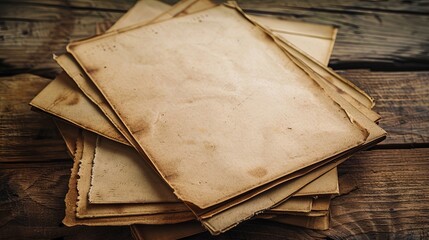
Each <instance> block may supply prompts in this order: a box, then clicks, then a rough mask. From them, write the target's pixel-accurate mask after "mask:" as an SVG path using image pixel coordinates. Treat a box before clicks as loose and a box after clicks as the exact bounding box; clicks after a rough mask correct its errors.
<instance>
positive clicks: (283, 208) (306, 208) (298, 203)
mask: <svg viewBox="0 0 429 240" xmlns="http://www.w3.org/2000/svg"><path fill="white" fill-rule="evenodd" d="M316 180H317V179H316ZM307 186H308V185H307ZM304 188H305V187H304ZM312 205H313V198H312V197H294V198H290V199H288V200H287V201H286V202H284V203H282V204H280V205H279V206H277V207H274V208H272V209H269V210H268V212H271V213H284V212H310V211H311V208H312Z"/></svg>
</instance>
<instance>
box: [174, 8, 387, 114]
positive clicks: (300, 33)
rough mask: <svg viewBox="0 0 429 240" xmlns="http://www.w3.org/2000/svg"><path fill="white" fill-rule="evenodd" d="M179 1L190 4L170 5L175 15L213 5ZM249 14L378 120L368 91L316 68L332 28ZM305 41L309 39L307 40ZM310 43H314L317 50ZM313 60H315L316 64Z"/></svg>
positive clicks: (325, 58)
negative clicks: (294, 49) (181, 11)
mask: <svg viewBox="0 0 429 240" xmlns="http://www.w3.org/2000/svg"><path fill="white" fill-rule="evenodd" d="M182 2H183V3H184V4H185V5H190V7H188V8H186V9H184V7H183V4H182V5H180V4H178V5H180V6H179V7H178V8H177V9H176V10H174V9H175V7H173V9H172V10H170V11H173V12H175V14H176V15H181V14H179V13H178V12H177V11H178V10H180V9H183V12H185V13H193V12H192V11H190V10H192V9H196V10H201V9H208V8H210V7H214V6H215V4H213V2H212V1H210V0H185V1H182ZM169 15H174V14H169ZM250 16H251V18H252V19H257V22H258V23H259V24H262V25H264V26H266V27H268V29H270V31H271V32H272V33H273V34H274V35H275V36H277V37H279V38H280V39H281V40H282V41H287V42H288V44H292V45H294V46H295V47H297V50H298V51H299V49H305V50H304V51H300V52H301V54H300V55H294V56H293V57H296V58H298V59H300V58H302V59H303V60H305V61H308V64H309V65H312V66H313V67H314V68H316V70H317V71H318V72H319V74H322V75H323V76H324V77H325V78H324V79H323V80H324V81H325V82H326V84H328V85H330V87H331V88H334V89H336V90H337V92H338V93H337V94H340V95H342V96H343V97H344V98H346V100H348V101H349V102H350V103H352V104H353V105H354V106H355V107H357V108H358V109H361V111H364V112H366V115H367V116H368V117H369V118H370V119H372V120H373V121H376V120H379V119H380V116H379V115H378V114H377V113H375V112H373V111H369V109H370V108H371V107H373V106H374V101H373V99H372V98H371V97H370V96H368V94H366V93H365V92H364V91H363V90H361V89H359V88H358V87H357V86H355V85H354V84H353V83H351V82H350V81H348V80H346V79H344V78H342V77H341V76H339V75H337V74H336V73H335V72H333V71H332V70H330V69H327V68H326V69H323V68H322V69H320V67H321V64H320V63H322V64H323V65H325V66H326V65H327V61H328V60H329V55H330V53H331V52H332V48H333V45H334V42H335V37H336V32H337V31H336V29H335V28H332V27H330V26H324V25H315V24H308V23H301V22H288V21H284V20H283V19H276V18H267V17H263V16H258V15H256V16H255V15H250ZM252 21H253V20H252ZM285 26H287V27H285ZM304 35H305V36H304ZM310 36H311V38H310ZM321 39H325V41H322V42H323V44H321V42H320V41H321ZM328 39H332V40H328ZM309 41H311V43H310V42H309ZM328 42H330V43H328ZM323 45H327V46H328V47H329V48H330V50H329V51H327V52H328V54H329V55H328V56H323V55H321V54H320V53H321V52H324V51H326V49H323V48H321V47H322V46H323ZM313 46H317V49H316V48H314V47H313ZM319 58H321V59H319ZM314 60H318V61H319V62H320V63H318V61H314ZM322 67H323V66H322ZM366 108H368V109H366Z"/></svg>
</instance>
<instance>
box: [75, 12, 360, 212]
mask: <svg viewBox="0 0 429 240" xmlns="http://www.w3.org/2000/svg"><path fill="white" fill-rule="evenodd" d="M213 21H215V22H216V24H213ZM189 23H193V24H192V28H189V27H188V26H189V25H188V24H189ZM195 23H199V24H195ZM188 31H191V32H188ZM219 31H222V36H223V38H224V40H223V41H218V42H213V41H212V39H215V36H213V34H214V33H215V34H216V35H217V34H219ZM195 33H198V34H195ZM189 34H192V36H193V38H189ZM136 36H138V41H137V42H136V39H137V38H135V37H136ZM172 36H174V41H171V40H173V38H172ZM161 39H162V40H161ZM170 39H171V40H170ZM180 39H184V40H185V39H186V41H180ZM237 39H239V40H240V41H236V40H237ZM142 41H144V42H145V44H144V45H141V44H140V45H139V44H138V43H139V42H142ZM184 43H185V44H184ZM134 46H139V47H138V48H135V47H134ZM188 46H189V47H188ZM195 46H197V47H195ZM248 46H252V47H251V48H249V47H248ZM156 49H163V50H162V51H157V50H156ZM169 49H171V50H169ZM249 49H252V51H249ZM68 51H69V52H71V53H72V54H73V55H74V57H75V59H76V60H77V61H78V62H79V63H80V65H81V66H82V67H83V68H84V69H85V71H86V72H87V74H88V75H89V76H90V77H91V79H92V80H93V81H94V82H95V84H96V85H97V87H98V88H99V89H100V90H101V92H102V93H103V94H104V96H105V97H106V99H107V100H108V101H109V102H110V105H111V106H112V107H113V108H114V110H115V112H116V113H117V114H118V116H119V117H120V118H121V119H122V121H123V122H124V124H125V125H126V126H127V128H128V129H129V130H130V131H131V132H132V134H133V137H134V138H135V140H136V141H137V142H138V143H139V145H140V147H141V148H142V149H143V150H144V151H145V152H146V154H147V155H148V156H149V158H150V160H151V161H152V163H153V164H154V166H155V167H156V168H157V169H158V171H159V172H160V174H161V175H162V176H163V177H164V179H165V180H166V181H167V182H168V183H169V184H170V186H171V187H172V188H173V189H174V190H175V194H176V195H177V196H178V197H179V198H180V199H182V200H183V201H185V202H189V203H192V204H194V205H197V206H199V207H200V208H207V207H210V206H213V205H215V204H218V203H221V202H223V201H225V200H227V199H230V198H232V197H234V196H238V195H239V194H241V193H244V192H246V191H249V190H251V189H252V188H255V187H257V186H261V185H263V184H265V183H268V182H270V181H273V180H275V179H277V178H280V177H282V176H285V175H287V174H289V173H292V172H294V171H296V170H298V169H300V168H303V167H306V166H309V165H311V164H314V163H316V162H319V161H321V160H323V159H327V158H330V157H331V156H334V155H336V154H338V153H340V152H344V151H346V150H349V149H352V148H354V147H356V146H359V145H361V144H362V143H363V142H364V141H365V139H366V136H367V135H366V133H365V131H364V129H362V128H360V127H359V126H358V125H355V124H353V122H351V121H350V120H349V119H348V115H347V114H346V113H345V112H344V111H343V110H342V109H341V108H340V107H339V106H338V105H336V104H335V103H334V102H333V101H332V100H331V99H330V98H329V97H327V96H325V95H324V92H323V91H322V90H321V89H320V88H319V87H318V86H317V85H315V84H314V83H313V81H312V80H311V78H309V77H308V76H307V75H306V74H305V73H304V72H303V71H301V69H300V68H298V67H296V65H295V64H294V63H293V62H291V61H290V60H289V59H288V58H286V57H285V55H284V54H283V52H282V51H281V50H280V49H279V48H278V47H277V46H276V44H275V43H274V42H272V41H271V40H270V39H267V38H266V36H265V34H264V33H263V32H262V31H260V30H259V29H255V28H253V24H251V23H249V22H248V21H247V20H246V19H244V18H243V17H242V16H240V14H239V13H237V11H236V10H235V9H229V8H227V7H224V6H220V7H216V8H214V9H211V10H208V11H204V13H199V14H194V15H189V16H185V17H181V18H176V19H173V20H170V21H167V22H162V23H159V24H154V25H150V26H147V27H139V28H134V29H132V30H129V31H124V32H121V33H115V34H105V35H103V36H101V37H96V38H93V39H91V40H87V41H82V42H78V43H73V44H71V45H69V46H68ZM129 51H131V52H132V54H130V53H128V52H129ZM219 51H222V52H226V53H228V54H227V55H215V56H213V55H212V54H213V53H216V52H219ZM166 53H168V54H166ZM208 53H210V54H208ZM122 54H125V55H126V56H127V59H128V62H133V61H136V62H139V63H140V64H139V65H135V66H134V65H133V66H132V67H131V68H130V66H126V65H123V61H122V60H120V58H121V57H120V56H122ZM172 54H174V57H175V59H176V61H171V57H172ZM125 55H124V56H125ZM140 56H141V57H143V56H144V57H143V58H140ZM185 56H186V57H185ZM164 58H165V59H164ZM144 59H153V60H152V61H150V62H146V61H145V60H144ZM203 59H204V60H203ZM240 59H246V61H245V62H243V61H240ZM274 59H275V60H274ZM169 60H170V61H169ZM161 62H162V64H158V63H161ZM202 62H204V65H202V64H201V63H202ZM177 63H181V64H183V65H181V66H180V68H178V65H177ZM226 63H228V64H226ZM207 65H210V66H211V67H210V68H207V67H206V66H207ZM191 66H192V68H190V67H191ZM255 66H259V67H255ZM125 69H126V70H127V71H123V70H125ZM190 73H191V74H192V73H193V74H196V75H197V76H204V78H196V79H195V78H193V77H192V75H189V74H190ZM115 76H121V78H126V79H127V81H117V80H116V79H117V78H116V77H115ZM285 76H287V78H288V79H285ZM172 77H173V79H186V81H185V82H182V81H172ZM215 79H216V80H215ZM252 79H254V80H252ZM115 80H116V81H115ZM143 80H144V81H143ZM214 80H215V81H214ZM232 80H233V81H232ZM286 81H287V83H286ZM203 86H204V88H202V87H203ZM297 89H299V91H297ZM113 90H114V91H113ZM199 96H201V97H199ZM207 96H212V97H207ZM314 96H317V98H315V97H314ZM124 102H126V103H127V104H122V103H124ZM306 102H311V104H306ZM284 103H292V104H288V108H287V109H285V108H284V107H283V105H284ZM303 104H304V105H303ZM171 106H175V107H174V108H172V107H171ZM303 108H306V109H307V110H308V111H304V112H303V111H300V110H301V109H303ZM135 109H139V111H137V112H136V111H134V110H135ZM297 113H299V114H297ZM214 116H216V117H214ZM267 116H268V117H267ZM285 116H287V117H286V118H285ZM282 123H286V125H287V126H284V127H285V128H284V129H283V127H282V125H283V124H282ZM238 126H239V127H238ZM279 127H280V128H281V129H279ZM247 129H253V131H251V132H249V131H247ZM214 130H216V131H214ZM284 131H285V132H284ZM328 132H329V136H330V137H329V138H327V137H326V136H324V139H325V141H324V143H323V144H322V143H320V142H318V141H314V139H317V138H318V137H317V136H318V135H320V137H322V135H326V134H327V133H328ZM310 133H311V135H309V134H310ZM263 136H269V139H267V138H266V137H263ZM246 139H249V140H250V139H252V141H248V140H246ZM291 139H293V140H294V141H290V140H291ZM243 143H245V144H244V145H243ZM279 143H282V144H279ZM285 143H286V145H285ZM295 143H299V144H295ZM179 146H180V147H179ZM326 146H331V147H332V148H326ZM261 147H262V148H261ZM163 149H169V151H165V150H163ZM173 149H174V150H173ZM291 149H293V150H292V151H291ZM309 149H311V152H310V151H308V150H309ZM237 150H238V151H237ZM302 152H306V154H305V156H303V155H299V154H298V155H297V153H302ZM190 153H192V154H190ZM228 159H234V160H235V161H234V162H231V161H227V160H228ZM266 159H270V164H266V162H265V161H266ZM292 159H293V161H292ZM191 163H192V164H191ZM238 165H239V166H240V168H239V169H240V171H242V172H247V174H237V173H236V172H235V171H236V170H235V169H236V167H234V166H238ZM219 174H221V175H219ZM232 182H233V183H234V184H233V185H232V184H231V183H232ZM209 190H210V191H209ZM195 196H198V197H195Z"/></svg>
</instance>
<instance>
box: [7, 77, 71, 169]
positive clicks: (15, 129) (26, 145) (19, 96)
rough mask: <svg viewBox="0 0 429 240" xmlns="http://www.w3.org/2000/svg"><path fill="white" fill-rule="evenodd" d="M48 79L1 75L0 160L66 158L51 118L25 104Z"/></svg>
mask: <svg viewBox="0 0 429 240" xmlns="http://www.w3.org/2000/svg"><path fill="white" fill-rule="evenodd" d="M49 82H50V80H49V79H46V78H41V77H38V76H34V75H30V74H21V75H17V76H13V77H3V78H0V162H13V161H46V160H56V159H68V158H69V156H68V155H67V153H66V148H65V144H64V142H63V141H62V139H61V137H60V135H59V133H58V131H57V129H56V128H55V125H54V123H53V122H52V120H51V118H50V117H48V116H47V115H44V114H40V113H36V112H33V111H30V106H29V105H28V103H29V102H30V101H31V99H32V98H33V97H34V96H36V94H37V93H38V92H40V90H42V89H43V87H45V86H46V85H47V84H48V83H49Z"/></svg>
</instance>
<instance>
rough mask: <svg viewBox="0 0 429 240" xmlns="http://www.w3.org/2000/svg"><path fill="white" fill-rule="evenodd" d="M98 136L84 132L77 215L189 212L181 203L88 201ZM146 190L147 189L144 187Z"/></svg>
mask: <svg viewBox="0 0 429 240" xmlns="http://www.w3.org/2000/svg"><path fill="white" fill-rule="evenodd" d="M96 139H97V136H96V135H94V134H90V133H89V132H84V134H83V153H82V158H81V159H80V161H79V171H78V176H79V178H78V181H77V190H78V201H77V208H76V216H77V217H78V218H92V217H108V216H121V215H143V214H159V213H168V212H188V211H189V210H188V209H187V208H186V207H185V206H184V205H183V204H181V203H175V204H168V203H160V204H128V205H108V204H103V205H90V204H89V202H88V192H89V188H90V181H91V179H90V178H91V168H92V159H93V158H94V156H96V155H97V154H98V153H97V152H96V151H95V144H96ZM142 190H146V189H142Z"/></svg>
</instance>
